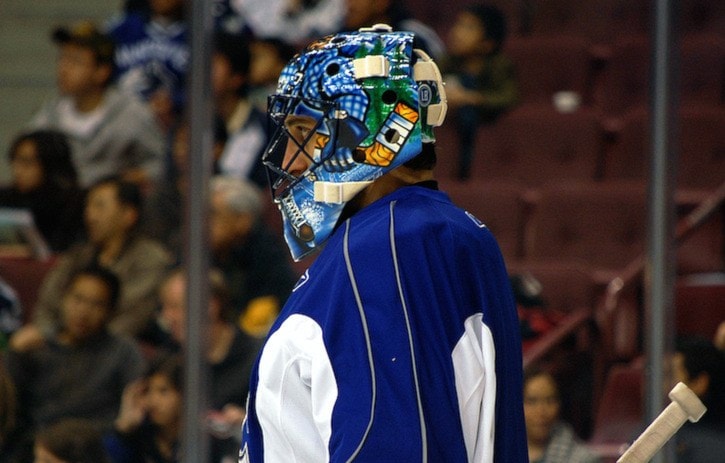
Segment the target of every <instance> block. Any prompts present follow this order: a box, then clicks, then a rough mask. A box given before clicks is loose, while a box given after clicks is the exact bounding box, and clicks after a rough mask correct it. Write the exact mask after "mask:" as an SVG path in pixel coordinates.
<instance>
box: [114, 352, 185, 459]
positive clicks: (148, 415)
mask: <svg viewBox="0 0 725 463" xmlns="http://www.w3.org/2000/svg"><path fill="white" fill-rule="evenodd" d="M183 382H184V378H183V367H182V362H181V358H180V357H178V356H169V357H166V356H164V357H160V358H159V359H157V360H156V361H155V362H153V363H152V364H151V366H150V367H149V369H148V370H147V372H146V373H145V374H144V376H143V378H141V379H140V380H137V381H135V382H133V383H131V384H129V385H128V386H127V387H126V389H125V390H124V391H123V400H122V402H121V406H120V408H119V409H118V415H117V417H116V421H115V422H114V426H113V429H112V430H111V432H109V433H107V434H106V435H105V436H104V439H103V441H104V445H105V447H106V450H107V451H108V454H109V455H110V457H111V461H112V462H113V463H137V462H142V461H143V462H153V463H176V462H180V461H181V459H180V455H179V451H180V443H179V440H180V439H181V431H182V418H183V408H182V406H183V386H184V383H183Z"/></svg>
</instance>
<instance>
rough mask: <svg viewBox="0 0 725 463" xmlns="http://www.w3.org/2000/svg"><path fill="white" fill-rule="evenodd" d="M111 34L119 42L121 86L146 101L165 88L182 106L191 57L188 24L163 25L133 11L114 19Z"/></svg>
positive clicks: (117, 60) (116, 42)
mask: <svg viewBox="0 0 725 463" xmlns="http://www.w3.org/2000/svg"><path fill="white" fill-rule="evenodd" d="M108 33H109V35H110V36H111V37H112V38H113V41H114V42H115V44H116V56H115V63H116V78H117V79H118V84H119V87H121V88H123V89H124V90H127V91H129V92H130V93H132V94H135V95H138V96H140V97H141V98H142V99H144V100H147V99H148V98H149V97H150V96H151V95H152V94H153V93H154V92H155V91H156V90H158V89H160V88H163V89H165V90H166V91H168V92H169V93H170V95H171V97H172V100H173V102H174V105H175V107H176V108H177V109H178V108H181V107H182V106H183V104H184V100H185V97H184V92H185V85H186V73H187V70H188V67H189V59H190V50H189V44H188V32H187V26H186V24H185V23H184V22H183V21H176V22H173V23H170V24H166V25H162V24H160V23H157V22H154V21H153V20H151V19H150V18H149V17H148V16H147V15H144V14H140V13H130V14H128V15H126V16H124V17H122V18H119V19H118V20H115V21H113V22H112V23H111V24H110V25H109V30H108Z"/></svg>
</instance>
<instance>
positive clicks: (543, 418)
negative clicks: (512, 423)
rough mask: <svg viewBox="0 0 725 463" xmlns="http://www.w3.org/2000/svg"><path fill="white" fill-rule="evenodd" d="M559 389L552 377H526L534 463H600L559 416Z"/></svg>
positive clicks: (526, 413)
mask: <svg viewBox="0 0 725 463" xmlns="http://www.w3.org/2000/svg"><path fill="white" fill-rule="evenodd" d="M560 408H561V399H560V397H559V386H558V384H557V381H556V379H554V376H553V375H551V373H549V372H546V371H544V370H539V369H531V370H529V371H526V372H525V373H524V418H525V421H526V434H527V440H528V450H529V461H531V463H597V462H599V457H598V456H597V455H595V454H594V453H593V452H592V451H590V450H589V449H588V448H587V447H586V446H585V445H584V444H583V443H582V441H581V440H580V439H579V438H578V437H577V436H576V434H575V433H574V430H573V429H572V427H571V426H570V425H569V424H568V423H566V422H564V421H563V420H562V419H561V416H560V413H559V412H560Z"/></svg>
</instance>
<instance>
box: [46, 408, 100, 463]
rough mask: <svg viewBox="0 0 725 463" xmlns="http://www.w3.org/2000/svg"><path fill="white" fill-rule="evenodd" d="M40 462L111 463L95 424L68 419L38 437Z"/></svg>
mask: <svg viewBox="0 0 725 463" xmlns="http://www.w3.org/2000/svg"><path fill="white" fill-rule="evenodd" d="M34 453H35V461H36V463H110V459H109V458H108V454H107V453H106V449H105V448H104V447H103V440H102V435H101V433H100V432H99V431H98V429H96V428H95V427H94V426H93V423H91V422H89V421H87V420H82V419H76V418H67V419H64V420H61V421H59V422H57V423H56V424H54V425H52V426H49V427H48V428H46V429H43V430H42V431H40V432H38V434H37V435H36V436H35V450H34Z"/></svg>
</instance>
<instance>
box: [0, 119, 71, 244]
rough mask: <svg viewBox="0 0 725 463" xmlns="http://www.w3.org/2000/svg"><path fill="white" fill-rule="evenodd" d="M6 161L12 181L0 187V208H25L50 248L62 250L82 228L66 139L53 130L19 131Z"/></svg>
mask: <svg viewBox="0 0 725 463" xmlns="http://www.w3.org/2000/svg"><path fill="white" fill-rule="evenodd" d="M8 160H9V161H10V169H11V175H12V183H11V184H10V186H8V187H6V188H2V189H0V207H7V208H12V209H27V210H29V211H30V212H31V213H32V215H33V221H34V222H35V225H36V227H38V230H39V231H40V233H41V234H42V235H43V238H45V241H46V242H47V243H48V246H49V247H50V249H51V250H52V251H54V252H60V251H65V250H66V249H67V248H68V247H69V246H70V245H71V244H73V243H74V242H75V241H76V240H77V239H79V238H80V236H81V234H82V230H83V225H82V223H83V222H82V220H81V217H82V215H83V212H82V211H83V207H82V192H81V190H80V188H79V187H78V180H77V176H76V171H75V168H74V167H73V161H72V159H71V151H70V146H69V145H68V140H67V138H66V137H65V135H63V134H62V133H61V132H57V131H54V130H38V131H34V132H29V133H24V134H21V135H19V136H17V137H16V138H15V140H14V141H13V142H12V144H11V145H10V150H9V151H8Z"/></svg>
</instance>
